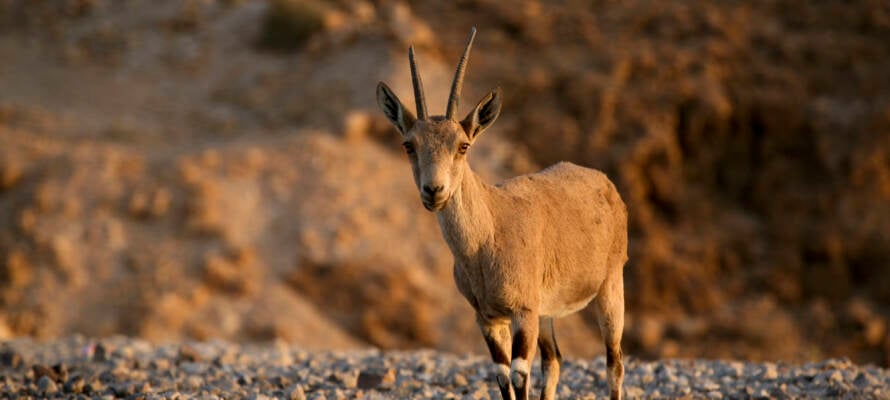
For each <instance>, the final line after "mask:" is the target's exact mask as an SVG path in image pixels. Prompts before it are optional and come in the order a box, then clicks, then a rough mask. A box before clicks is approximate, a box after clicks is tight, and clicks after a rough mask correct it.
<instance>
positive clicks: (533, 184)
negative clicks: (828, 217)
mask: <svg viewBox="0 0 890 400" xmlns="http://www.w3.org/2000/svg"><path fill="white" fill-rule="evenodd" d="M468 48H469V44H468ZM378 102H379V103H380V105H381V108H382V109H383V110H384V113H385V114H387V117H388V118H389V119H390V120H391V121H392V122H393V124H394V125H395V126H396V127H397V128H398V129H399V130H400V132H401V133H402V136H403V140H404V143H405V144H406V146H407V147H408V148H410V149H412V150H413V152H412V153H411V154H409V159H410V160H411V166H412V169H413V172H414V178H415V183H416V184H417V186H418V189H420V192H421V198H422V201H423V203H424V206H425V207H426V208H427V209H428V210H430V211H434V212H436V218H437V219H438V222H439V226H440V227H441V229H442V235H443V236H444V238H445V241H446V242H447V243H448V246H449V248H450V249H451V252H452V254H453V255H454V279H455V282H456V283H457V287H458V289H459V290H460V292H461V294H463V296H464V297H466V299H467V301H469V302H470V304H471V305H472V306H473V308H474V309H475V310H476V312H477V320H478V321H479V325H480V328H481V330H482V333H483V335H484V336H485V338H486V342H487V343H488V344H489V348H490V350H491V352H492V357H493V358H494V361H495V362H496V363H499V364H500V365H501V368H505V365H506V360H505V357H506V359H510V357H511V356H512V360H513V362H512V368H511V376H510V380H509V381H508V380H507V379H506V377H504V376H502V375H503V373H499V374H498V379H497V381H498V385H499V386H500V387H501V392H502V395H503V396H504V398H505V399H512V398H527V396H528V391H529V386H530V383H529V381H530V375H529V374H528V371H527V366H528V365H529V364H530V360H532V359H533V357H534V351H535V347H536V345H539V346H541V348H542V352H543V353H542V357H545V358H546V362H542V368H544V369H545V371H544V375H545V377H546V379H547V382H546V383H545V387H546V390H545V391H544V393H543V396H542V397H543V398H545V399H549V398H554V396H555V391H556V383H557V380H558V379H559V359H560V358H561V356H559V350H558V348H557V347H556V341H555V337H554V336H553V331H552V324H551V323H550V322H551V321H550V318H551V317H560V316H563V315H566V314H568V313H571V312H575V311H577V310H579V309H581V308H583V307H585V306H586V305H587V304H588V303H589V302H591V301H592V300H594V303H595V305H596V307H597V310H596V313H597V316H598V317H599V322H600V329H601V331H602V332H603V337H604V338H605V341H606V349H607V355H608V360H609V364H610V365H609V386H610V389H611V396H612V398H620V396H621V383H622V377H623V366H622V362H621V350H620V341H621V331H622V329H623V317H624V283H623V267H624V263H625V261H627V211H626V208H625V206H624V203H623V202H622V200H621V197H620V196H619V194H618V192H617V190H616V189H615V186H614V185H613V184H612V182H611V181H609V179H608V178H607V177H606V175H605V174H603V173H601V172H599V171H596V170H593V169H589V168H583V167H580V166H577V165H574V164H571V163H566V162H563V163H559V164H556V165H553V166H551V167H549V168H547V169H545V170H543V171H540V172H538V173H534V174H529V175H523V176H519V177H515V178H512V179H509V180H507V181H504V182H502V183H500V184H498V185H494V186H492V185H489V184H487V183H485V182H484V181H483V180H482V179H481V178H480V177H479V176H478V175H476V174H475V173H474V172H473V171H472V170H471V169H470V166H469V164H468V163H467V159H466V156H465V155H463V154H461V152H460V151H459V149H460V147H461V145H462V144H463V145H472V143H473V142H475V140H476V139H477V138H478V135H479V134H480V133H481V132H482V131H483V130H484V129H485V128H487V127H488V126H489V125H490V124H491V123H493V122H494V119H496V118H497V114H498V113H499V112H500V91H499V90H495V91H492V92H491V93H489V95H487V96H486V97H485V98H484V99H483V100H482V101H481V102H480V103H479V104H478V105H477V106H476V107H475V108H474V109H473V110H472V111H471V112H470V114H469V115H467V117H466V118H465V119H464V120H462V121H460V122H458V121H455V120H452V119H446V118H444V117H430V118H427V119H425V120H419V121H418V120H415V119H414V117H413V115H412V114H411V113H410V111H408V110H406V109H404V106H402V103H401V102H400V101H399V100H398V98H396V97H395V95H394V94H392V92H391V91H390V90H389V88H388V87H386V86H385V85H383V84H382V83H381V86H378ZM393 107H397V109H396V110H395V112H393V110H394V109H393ZM480 121H482V122H480ZM506 324H509V328H510V329H503V328H504V327H505V326H506ZM539 329H540V338H539ZM547 329H549V331H548V330H547ZM494 332H500V333H498V334H495V333H494ZM539 339H541V340H539ZM510 385H512V386H513V387H512V389H513V390H512V391H511V390H510V388H509V386H510Z"/></svg>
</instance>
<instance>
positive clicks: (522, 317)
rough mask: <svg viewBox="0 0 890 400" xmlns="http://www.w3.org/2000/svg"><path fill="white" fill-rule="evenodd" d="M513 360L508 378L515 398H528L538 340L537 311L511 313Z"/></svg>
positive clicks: (521, 399)
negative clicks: (511, 383)
mask: <svg viewBox="0 0 890 400" xmlns="http://www.w3.org/2000/svg"><path fill="white" fill-rule="evenodd" d="M512 325H513V362H512V363H511V365H510V380H511V381H512V382H513V391H514V392H515V393H516V399H517V400H528V392H529V387H530V386H531V374H530V371H531V363H532V360H533V359H534V357H535V345H536V344H537V341H538V313H537V312H532V311H527V310H524V311H521V312H517V313H516V314H514V315H513V323H512Z"/></svg>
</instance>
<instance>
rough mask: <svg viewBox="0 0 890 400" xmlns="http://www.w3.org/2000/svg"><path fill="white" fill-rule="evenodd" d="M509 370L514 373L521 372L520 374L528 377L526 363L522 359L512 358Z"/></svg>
mask: <svg viewBox="0 0 890 400" xmlns="http://www.w3.org/2000/svg"><path fill="white" fill-rule="evenodd" d="M510 370H511V371H516V372H522V373H524V374H526V375H528V370H529V368H528V361H526V360H525V359H524V358H522V357H518V358H514V359H513V364H512V365H510Z"/></svg>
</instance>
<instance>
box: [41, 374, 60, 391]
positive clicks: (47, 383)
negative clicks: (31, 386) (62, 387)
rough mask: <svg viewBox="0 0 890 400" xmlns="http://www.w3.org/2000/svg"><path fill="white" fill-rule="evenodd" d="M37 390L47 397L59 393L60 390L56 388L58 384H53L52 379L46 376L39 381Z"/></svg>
mask: <svg viewBox="0 0 890 400" xmlns="http://www.w3.org/2000/svg"><path fill="white" fill-rule="evenodd" d="M37 390H39V391H40V393H42V394H44V395H46V394H53V393H55V392H58V391H59V388H58V387H57V386H56V383H55V382H53V380H52V379H50V378H49V377H48V376H46V375H44V376H41V377H40V379H38V380H37Z"/></svg>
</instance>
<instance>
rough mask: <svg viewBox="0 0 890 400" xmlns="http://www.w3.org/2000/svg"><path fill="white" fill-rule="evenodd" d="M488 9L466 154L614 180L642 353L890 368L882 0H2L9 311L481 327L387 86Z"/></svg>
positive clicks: (592, 328)
mask: <svg viewBox="0 0 890 400" xmlns="http://www.w3.org/2000/svg"><path fill="white" fill-rule="evenodd" d="M473 25H475V26H477V27H478V28H479V35H478V36H477V40H476V43H475V47H474V49H473V54H472V55H471V57H470V62H469V69H468V73H467V78H466V86H465V88H464V97H463V102H462V104H463V106H464V107H463V108H462V109H461V110H460V113H461V115H463V114H464V113H466V112H467V110H468V108H469V106H470V105H472V104H475V103H476V101H478V100H479V99H480V98H481V97H482V95H483V94H484V93H486V92H487V90H489V89H490V88H492V87H494V86H496V85H500V86H501V87H502V88H503V92H504V95H505V104H504V108H503V112H502V114H501V117H500V119H499V120H498V121H497V123H496V124H495V125H494V127H493V128H492V129H490V130H489V131H487V132H486V133H485V135H484V136H483V137H482V139H481V140H480V142H479V143H478V145H477V146H474V149H473V151H472V152H471V164H472V165H473V167H474V168H475V169H476V170H477V171H478V172H479V173H481V174H482V175H483V176H485V177H486V178H487V179H489V180H490V181H491V182H495V181H497V180H499V179H502V178H505V177H509V176H512V175H515V174H521V173H528V172H533V171H536V170H537V169H539V168H542V167H545V166H547V165H549V164H551V163H554V162H556V161H559V160H569V161H572V162H575V163H578V164H581V165H585V166H590V167H594V168H598V169H601V170H603V171H605V172H606V173H607V174H608V175H609V176H610V177H611V178H612V180H613V181H615V182H616V184H617V186H618V188H619V190H620V191H621V194H622V196H623V198H624V200H625V202H626V203H627V204H628V207H629V212H630V221H631V228H630V229H631V232H630V236H631V241H630V244H631V245H630V261H629V263H628V265H627V267H626V269H625V275H626V277H627V278H626V285H627V326H626V333H625V340H624V343H625V349H626V350H625V352H626V353H628V354H630V355H633V356H636V357H641V358H658V357H710V358H730V357H731V358H741V359H750V360H761V359H771V360H789V361H805V360H814V359H819V358H824V357H836V356H847V357H850V358H851V359H852V360H854V361H856V362H859V363H875V364H878V365H882V366H885V367H886V366H888V365H890V335H888V322H890V3H888V2H886V1H883V0H854V1H820V2H812V1H806V0H800V1H795V0H787V1H766V0H762V1H761V0H758V1H750V2H743V1H721V2H713V1H704V0H689V1H671V2H655V1H634V0H631V1H621V2H613V1H580V0H579V1H575V0H565V1H557V2H541V1H533V0H526V1H517V2H501V1H496V0H461V1H454V2H438V1H436V2H433V1H430V2H420V1H388V0H377V1H365V0H357V1H347V0H342V1H337V0H270V1H249V0H242V1H238V0H192V1H188V0H184V1H152V0H127V1H113V0H52V1H49V0H44V1H37V0H18V1H17V0H0V337H2V338H9V337H14V336H32V337H37V338H41V339H51V338H55V337H60V336H66V335H71V334H74V333H81V334H84V335H89V336H97V337H101V336H107V335H113V334H125V335H131V336H137V337H142V338H147V339H149V340H153V341H158V342H165V341H172V340H178V339H183V338H192V339H212V338H222V339H228V340H234V341H266V340H274V339H279V340H284V341H288V342H292V343H296V344H299V345H302V346H305V347H307V348H311V349H349V348H356V347H364V346H369V345H373V346H379V347H381V348H384V349H410V348H419V347H432V348H437V349H442V350H447V351H454V352H458V353H463V352H478V353H484V345H483V341H482V339H481V337H480V336H479V334H478V333H477V328H476V326H475V323H474V317H473V314H472V311H471V309H470V307H469V306H468V305H467V304H466V302H465V301H464V300H463V298H462V297H461V296H460V295H459V294H458V292H457V290H456V289H455V287H454V283H453V281H452V277H451V262H452V258H451V255H450V253H449V252H448V249H447V247H446V246H445V243H444V241H443V239H442V238H441V236H440V233H439V229H438V226H437V225H436V222H435V218H434V217H433V215H432V214H429V213H428V212H426V211H425V210H424V209H423V207H422V206H421V203H420V201H419V196H418V193H417V191H416V189H415V188H414V184H413V182H412V179H411V172H410V168H409V166H408V163H407V162H406V160H405V159H404V155H403V154H402V151H401V149H400V147H399V137H398V135H397V133H396V131H395V130H394V129H393V128H392V127H391V126H390V125H389V124H388V123H387V122H386V121H385V120H384V119H383V117H382V115H381V113H380V112H379V111H378V110H377V108H376V105H375V100H374V89H375V86H376V84H377V82H378V81H380V80H383V81H386V82H387V83H389V84H390V85H391V86H392V87H393V88H394V90H395V91H396V92H397V93H398V94H399V96H400V97H401V98H402V100H403V102H404V103H405V104H413V100H412V92H411V84H410V75H409V73H408V62H407V48H408V46H409V45H410V44H414V45H415V46H416V47H417V50H418V60H419V64H420V68H421V71H422V74H423V79H424V82H425V84H426V90H427V98H428V102H429V106H430V109H431V111H432V112H433V113H434V114H439V113H442V112H444V105H445V102H446V97H447V93H448V86H449V84H450V80H451V76H452V71H453V68H454V65H455V63H456V60H457V58H458V57H459V54H460V51H461V50H462V46H463V44H464V41H465V38H466V35H467V32H468V30H469V28H470V27H471V26H473ZM557 332H558V336H559V341H560V345H561V346H562V348H563V350H564V351H563V352H564V353H565V354H567V355H569V357H589V356H593V355H597V354H601V353H602V345H601V342H600V339H599V333H598V329H597V328H596V324H595V321H594V318H593V315H592V312H588V311H584V312H582V313H580V314H578V315H574V316H572V317H568V318H565V319H562V320H559V321H558V322H557Z"/></svg>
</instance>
